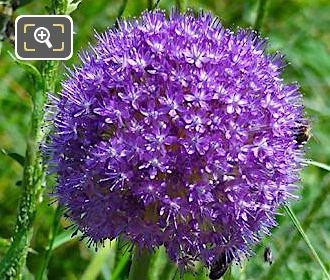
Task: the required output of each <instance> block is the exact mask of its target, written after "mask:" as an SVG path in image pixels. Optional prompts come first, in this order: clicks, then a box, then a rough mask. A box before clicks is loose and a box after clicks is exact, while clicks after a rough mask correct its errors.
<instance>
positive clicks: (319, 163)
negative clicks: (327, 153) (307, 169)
mask: <svg viewBox="0 0 330 280" xmlns="http://www.w3.org/2000/svg"><path fill="white" fill-rule="evenodd" d="M305 163H307V164H310V165H314V166H316V167H319V168H322V169H324V170H327V171H330V166H329V165H327V164H325V163H322V162H318V161H314V160H306V161H305Z"/></svg>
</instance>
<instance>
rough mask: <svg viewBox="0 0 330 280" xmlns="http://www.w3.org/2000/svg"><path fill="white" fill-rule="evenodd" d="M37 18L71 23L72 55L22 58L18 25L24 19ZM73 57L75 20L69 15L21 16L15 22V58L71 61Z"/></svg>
mask: <svg viewBox="0 0 330 280" xmlns="http://www.w3.org/2000/svg"><path fill="white" fill-rule="evenodd" d="M35 17H43V18H66V19H68V20H69V22H70V27H71V32H70V53H69V55H68V56H66V57H55V58H54V57H36V58H30V57H22V56H20V55H19V54H18V45H17V35H18V32H17V30H18V29H17V25H18V22H19V21H20V20H21V19H24V18H35ZM72 55H73V20H72V18H71V17H70V16H68V15H20V16H18V17H17V18H16V20H15V56H16V58H17V59H19V60H69V59H70V58H71V57H72Z"/></svg>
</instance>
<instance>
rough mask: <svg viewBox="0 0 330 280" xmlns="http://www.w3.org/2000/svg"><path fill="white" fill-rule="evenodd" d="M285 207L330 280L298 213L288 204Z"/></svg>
mask: <svg viewBox="0 0 330 280" xmlns="http://www.w3.org/2000/svg"><path fill="white" fill-rule="evenodd" d="M284 209H285V211H286V213H287V214H288V215H289V217H290V219H291V221H292V223H293V224H294V226H295V227H296V229H297V230H298V232H299V233H300V235H301V237H302V238H303V239H304V241H305V243H306V244H307V246H308V248H309V249H310V250H311V253H312V255H313V256H314V258H315V260H316V261H317V262H318V264H319V265H320V267H321V268H322V270H323V272H324V274H325V276H326V277H327V279H329V280H330V275H329V273H328V271H327V269H326V267H325V265H324V263H323V262H322V260H321V258H320V257H319V255H318V254H317V252H316V250H315V249H314V247H313V245H312V243H311V241H310V240H309V238H308V236H307V234H306V233H305V231H304V230H303V228H302V226H301V224H300V222H299V220H298V219H297V217H296V215H295V214H294V212H293V211H292V209H291V207H290V206H288V205H285V206H284Z"/></svg>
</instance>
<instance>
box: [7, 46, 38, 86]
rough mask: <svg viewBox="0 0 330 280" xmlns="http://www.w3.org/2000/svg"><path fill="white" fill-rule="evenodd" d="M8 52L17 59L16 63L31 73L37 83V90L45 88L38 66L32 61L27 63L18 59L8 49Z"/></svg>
mask: <svg viewBox="0 0 330 280" xmlns="http://www.w3.org/2000/svg"><path fill="white" fill-rule="evenodd" d="M8 54H9V55H10V57H11V58H12V59H13V60H14V61H15V63H16V64H17V65H18V66H19V67H21V68H22V69H24V70H25V71H26V72H27V73H29V74H30V75H31V77H32V79H33V81H34V83H35V87H36V89H37V90H41V89H42V88H43V85H44V82H43V78H42V76H41V74H40V72H39V70H38V69H37V67H35V66H34V65H32V64H31V63H27V62H23V61H21V60H18V59H17V58H16V57H15V55H14V54H13V53H12V52H10V51H8Z"/></svg>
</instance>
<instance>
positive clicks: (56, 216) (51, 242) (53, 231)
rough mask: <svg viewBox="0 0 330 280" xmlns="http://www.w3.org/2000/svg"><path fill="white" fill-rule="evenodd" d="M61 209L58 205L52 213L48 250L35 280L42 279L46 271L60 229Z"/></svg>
mask: <svg viewBox="0 0 330 280" xmlns="http://www.w3.org/2000/svg"><path fill="white" fill-rule="evenodd" d="M62 212H63V211H62V209H61V207H60V206H59V205H58V206H57V208H56V210H55V213H54V220H53V226H52V228H51V229H50V231H49V244H48V248H47V251H46V254H45V257H44V258H43V261H42V264H41V266H40V270H39V272H38V275H37V277H36V279H37V280H42V279H44V274H45V271H46V268H47V266H48V263H49V260H50V257H51V253H52V251H53V245H54V241H55V238H56V235H57V232H58V230H59V227H60V219H61V216H62Z"/></svg>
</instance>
